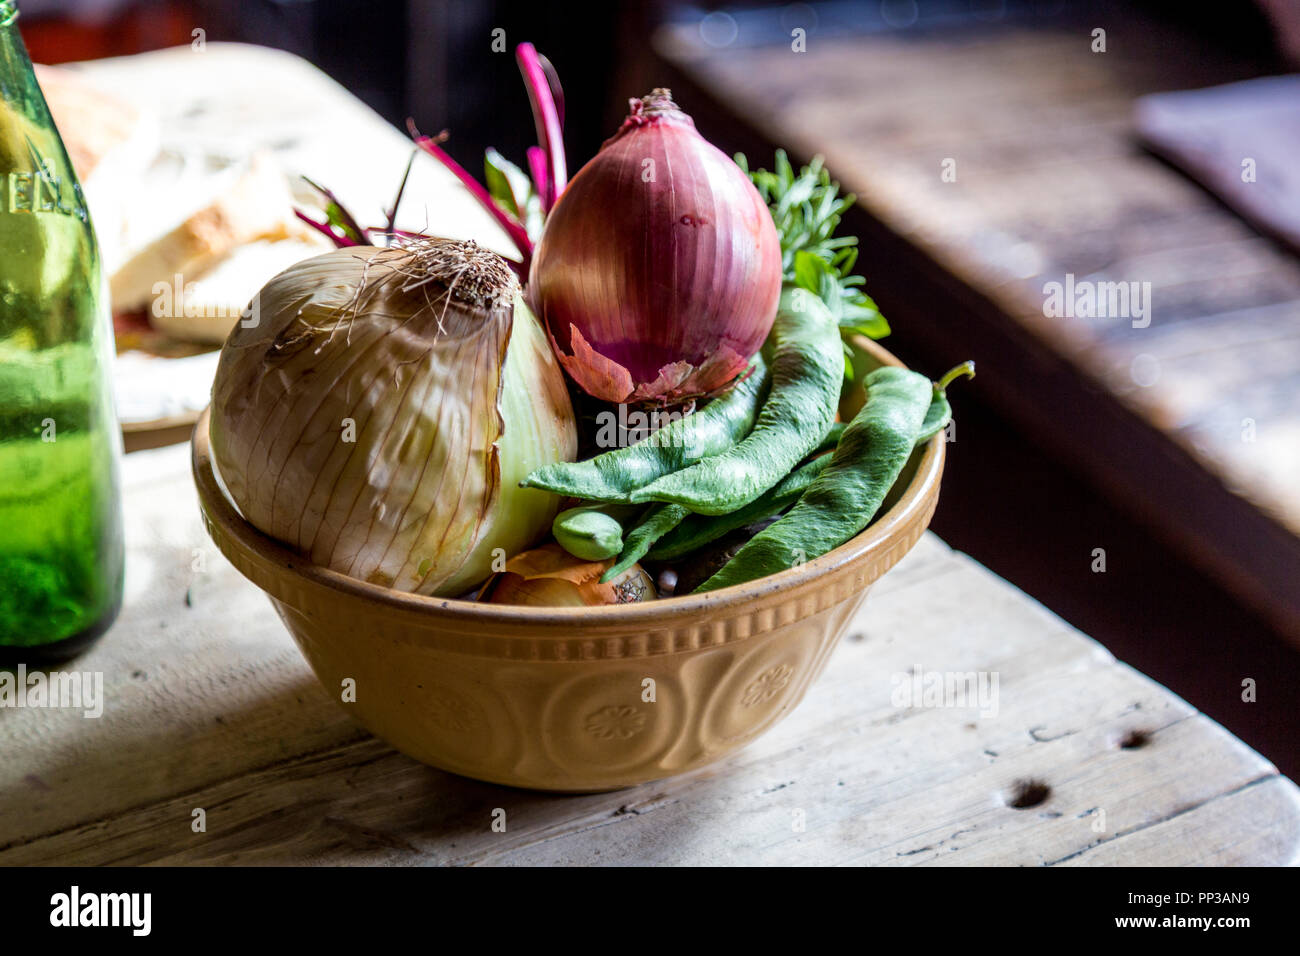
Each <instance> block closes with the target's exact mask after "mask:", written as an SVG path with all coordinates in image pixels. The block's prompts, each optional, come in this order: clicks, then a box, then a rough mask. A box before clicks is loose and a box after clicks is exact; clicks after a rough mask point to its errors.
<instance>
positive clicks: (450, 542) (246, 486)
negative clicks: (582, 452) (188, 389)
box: [210, 240, 577, 595]
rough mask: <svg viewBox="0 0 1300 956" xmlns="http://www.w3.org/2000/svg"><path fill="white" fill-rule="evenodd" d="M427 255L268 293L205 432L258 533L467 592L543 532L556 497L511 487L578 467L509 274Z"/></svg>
mask: <svg viewBox="0 0 1300 956" xmlns="http://www.w3.org/2000/svg"><path fill="white" fill-rule="evenodd" d="M424 243H425V246H424V249H425V250H426V254H425V255H424V256H423V257H421V255H420V254H418V253H415V252H412V251H410V250H408V249H401V248H395V249H380V248H375V247H370V246H352V247H349V248H345V249H339V250H336V251H334V252H330V253H327V254H325V255H322V256H318V257H316V258H313V259H309V260H306V261H304V262H301V263H299V264H297V265H296V266H293V267H291V268H290V269H288V270H286V271H285V272H282V273H281V274H280V275H278V276H276V277H275V278H274V279H272V280H271V281H270V282H269V283H268V284H267V285H266V286H265V287H264V288H263V290H262V291H261V292H260V293H259V294H258V297H257V299H256V300H255V302H256V304H257V306H258V308H257V313H256V314H257V315H258V321H257V322H256V324H253V325H251V326H249V327H244V326H243V323H240V324H239V325H236V327H235V329H234V330H232V332H231V335H230V338H229V339H228V340H227V342H226V344H225V346H224V348H223V349H222V353H221V359H220V362H219V364H218V369H217V377H216V382H215V385H214V387H213V402H212V413H211V416H210V421H211V425H210V435H211V440H212V448H213V456H214V461H215V463H216V465H217V469H218V471H219V474H220V476H221V479H222V481H223V482H224V484H225V486H226V488H227V489H228V491H229V493H230V496H231V498H232V500H233V501H234V503H235V504H236V505H237V506H238V507H239V509H240V511H241V512H242V513H243V515H244V517H245V518H246V519H247V520H248V521H249V522H250V523H251V524H253V525H254V526H255V527H257V528H258V529H259V530H261V531H262V532H264V533H265V534H268V535H270V536H271V537H273V538H276V539H278V540H279V541H281V542H284V543H285V544H288V545H289V546H291V547H294V548H296V549H297V550H298V551H299V552H301V553H302V554H303V555H305V556H306V557H308V558H309V559H310V560H311V561H313V562H314V563H316V564H319V565H323V566H326V567H329V568H332V569H334V570H336V571H340V572H342V573H344V574H348V575H350V576H352V577H356V578H359V579H361V580H365V581H368V582H371V583H375V584H380V585H383V586H387V587H392V588H395V589H397V590H402V591H412V592H416V593H420V594H436V595H458V594H462V593H464V592H466V591H468V590H470V589H471V588H473V587H474V586H476V585H477V584H479V583H480V582H481V581H483V580H484V579H485V578H486V577H487V576H488V574H490V573H491V571H492V564H493V558H494V550H495V549H498V548H499V549H501V550H502V552H504V555H505V556H509V555H511V554H514V553H516V552H518V551H520V550H523V549H525V548H528V547H529V546H531V545H532V544H534V543H536V542H537V541H538V540H540V539H541V538H542V537H544V536H545V535H546V533H547V532H548V531H549V529H550V525H551V521H552V520H553V519H554V517H555V514H556V512H557V510H558V504H559V499H558V498H556V496H554V495H549V494H546V493H545V492H535V491H532V490H530V489H522V488H519V487H518V483H519V480H520V479H521V478H523V477H524V476H525V475H526V474H527V473H528V472H529V471H531V470H532V469H534V468H536V467H539V466H540V465H542V464H548V463H551V462H556V461H568V460H572V459H573V457H574V456H575V454H576V453H577V427H576V424H575V421H574V417H573V410H572V407H571V405H570V402H569V396H568V391H567V388H566V386H565V382H564V376H563V373H562V372H561V370H560V368H559V366H558V364H557V363H556V362H555V358H554V355H553V354H552V352H551V349H550V347H549V343H548V340H547V337H546V334H545V332H544V331H543V329H542V328H541V326H540V324H539V323H538V321H537V320H536V318H534V317H533V315H532V313H531V312H530V311H529V309H528V307H527V306H526V305H525V304H524V301H523V298H522V296H521V295H520V294H519V287H518V282H517V280H515V278H514V276H513V274H511V273H510V271H509V268H508V266H507V265H506V263H505V262H504V260H501V259H500V258H499V257H496V256H494V255H492V254H491V253H488V252H487V251H486V250H482V249H478V248H477V247H476V246H474V244H473V243H453V242H452V241H451V240H424ZM441 243H447V244H448V245H445V246H444V245H439V244H441ZM430 249H432V250H434V251H435V253H436V255H434V258H435V259H436V260H437V263H438V264H436V265H435V266H433V267H429V263H428V262H427V261H426V260H427V259H428V257H429V254H430V253H428V250H430ZM462 260H467V261H468V265H466V266H464V267H462V268H459V269H452V268H451V266H454V265H455V263H456V262H459V261H462ZM449 263H450V265H449ZM416 280H422V281H421V284H419V285H413V282H415V281H416ZM449 285H450V286H451V288H452V291H451V292H448V286H449ZM404 287H405V288H404ZM349 423H351V424H350V426H349ZM349 439H352V440H349ZM496 554H497V556H498V557H499V556H500V554H501V552H496Z"/></svg>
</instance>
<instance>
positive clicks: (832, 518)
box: [696, 366, 934, 592]
mask: <svg viewBox="0 0 1300 956" xmlns="http://www.w3.org/2000/svg"><path fill="white" fill-rule="evenodd" d="M865 384H866V387H867V400H866V403H865V404H864V405H863V406H862V409H861V410H860V411H859V412H858V414H857V415H856V416H854V418H853V421H852V422H850V423H849V426H848V427H847V428H846V429H845V430H844V435H843V437H842V438H841V439H840V443H839V446H838V447H837V448H836V449H835V453H834V454H833V455H832V456H831V461H830V463H829V464H828V465H827V466H826V468H825V470H823V471H822V473H821V474H820V475H819V476H817V478H815V479H814V480H813V482H812V483H811V484H810V485H809V486H808V488H807V490H806V491H805V492H804V493H803V496H802V497H801V498H800V499H799V500H798V501H797V502H796V503H795V505H794V507H793V508H791V509H790V510H789V511H788V512H787V513H786V515H785V516H784V517H782V518H781V519H779V520H778V521H776V522H775V523H774V524H772V525H769V526H768V527H767V528H765V529H764V530H763V531H760V532H759V533H758V534H756V535H755V536H754V537H753V538H751V539H750V540H749V542H748V543H746V544H745V546H744V547H743V548H741V549H740V550H739V551H738V552H737V553H736V556H735V557H733V558H732V559H731V560H730V561H729V562H727V564H725V565H724V566H723V567H722V569H721V570H720V571H718V573H717V574H715V575H713V577H711V578H709V579H708V580H707V581H705V582H704V583H703V584H701V585H700V586H699V588H697V589H696V590H697V592H699V591H713V590H716V589H718V588H724V587H729V586H731V585H734V584H741V583H743V582H745V581H751V580H753V579H755V578H760V577H763V576H765V575H768V574H774V573H776V572H778V571H783V570H785V569H786V568H789V567H792V566H793V565H795V564H802V563H803V562H805V561H809V560H811V559H813V558H815V557H818V556H819V555H822V554H825V553H826V552H827V551H830V550H832V549H834V548H837V547H839V546H840V545H841V544H843V543H844V542H845V541H848V540H849V538H851V537H853V536H854V535H855V534H857V533H858V532H859V531H861V530H862V529H863V528H865V527H866V526H867V525H868V524H869V523H870V522H871V519H872V518H873V517H875V514H876V512H877V511H878V510H879V508H880V505H881V503H882V502H883V501H884V500H885V496H886V495H887V494H888V493H889V489H890V488H891V487H893V484H894V482H895V481H896V480H897V479H898V476H899V474H900V473H901V472H902V470H903V466H904V465H906V464H907V460H908V458H909V457H910V456H911V454H912V450H913V448H915V446H916V438H917V436H918V435H919V434H920V432H921V425H922V423H923V422H924V421H925V417H926V412H927V411H928V410H929V408H930V403H931V398H932V397H933V395H934V386H933V385H932V384H931V382H930V380H929V379H927V378H926V377H925V376H923V375H919V374H917V373H916V372H911V371H908V370H907V369H901V368H897V367H894V366H886V367H884V368H879V369H876V370H875V371H874V372H872V373H871V374H870V375H868V376H867V378H866V380H865Z"/></svg>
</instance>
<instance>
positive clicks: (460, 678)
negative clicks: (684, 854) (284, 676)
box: [193, 340, 944, 792]
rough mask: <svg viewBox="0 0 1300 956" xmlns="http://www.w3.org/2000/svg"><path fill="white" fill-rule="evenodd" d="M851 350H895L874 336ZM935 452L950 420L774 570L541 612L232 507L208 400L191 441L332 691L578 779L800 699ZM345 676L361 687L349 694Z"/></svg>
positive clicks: (529, 769) (471, 770)
mask: <svg viewBox="0 0 1300 956" xmlns="http://www.w3.org/2000/svg"><path fill="white" fill-rule="evenodd" d="M856 348H857V350H858V351H859V353H860V357H862V358H866V359H867V360H868V361H872V362H876V363H888V364H894V365H897V364H899V363H898V362H897V361H896V360H895V359H894V358H893V357H892V356H891V355H889V353H888V352H886V351H885V350H884V349H882V348H880V347H879V346H877V345H875V344H874V343H868V342H866V341H865V340H863V341H860V342H859V343H857V345H856ZM858 400H859V401H860V396H859V398H858ZM850 402H852V399H850ZM845 411H851V409H845ZM943 459H944V442H943V436H942V434H941V435H939V436H936V437H935V438H933V439H931V440H930V441H929V442H928V443H927V444H926V445H925V446H923V447H921V448H918V449H917V451H916V453H915V454H914V455H913V456H912V459H911V461H910V462H909V463H908V467H907V468H906V470H905V471H904V472H903V475H902V476H901V477H900V478H899V481H898V482H897V484H896V486H895V488H894V490H893V492H892V493H891V496H890V498H889V499H888V500H887V501H886V503H885V506H884V508H883V509H882V513H881V514H880V515H879V517H878V518H877V520H876V521H875V522H874V523H873V524H872V525H871V526H870V527H869V528H867V529H866V530H865V531H864V532H862V533H861V534H859V535H858V536H857V537H855V538H853V539H852V540H850V541H849V542H847V543H846V544H844V545H843V546H841V547H839V548H836V549H835V550H833V551H831V552H829V553H828V554H825V555H823V556H822V557H819V558H816V559H814V560H811V561H809V562H807V563H806V564H803V565H800V566H798V567H794V568H791V569H789V570H786V571H782V572H780V573H779V574H774V575H771V576H769V577H766V578H762V579H760V580H757V581H752V582H749V583H747V584H743V585H738V586H736V587H731V588H725V589H722V590H718V591H714V592H710V593H707V594H702V595H698V596H696V595H687V596H683V597H675V598H670V599H664V600H658V601H649V602H645V603H639V604H630V605H619V606H611V607H592V608H537V607H514V606H509V605H494V604H477V603H474V602H472V601H463V600H455V599H452V598H436V597H423V596H419V595H414V594H406V593H402V592H398V591H393V590H389V589H387V588H383V587H380V586H377V585H373V584H367V583H365V582H364V581H359V580H354V579H352V578H349V577H347V576H345V575H342V574H339V573H337V572H335V571H331V570H329V569H327V568H323V567H320V566H317V565H313V564H310V563H308V562H306V561H305V560H304V559H303V558H302V557H301V556H300V555H298V554H297V553H295V552H294V551H292V550H290V549H289V548H286V547H284V546H283V545H281V544H279V543H277V542H276V541H274V540H272V539H271V538H268V537H267V536H265V535H263V534H262V533H261V532H259V531H258V530H257V529H256V528H254V527H253V526H252V525H250V524H249V523H248V522H246V521H245V520H244V519H243V518H242V517H241V516H240V515H239V513H238V511H237V510H236V509H235V508H234V506H233V505H232V504H231V502H230V499H229V498H228V497H227V496H226V494H225V493H224V491H223V490H222V488H221V486H220V485H219V484H218V482H217V480H216V476H215V474H214V472H213V467H212V459H211V453H210V449H209V444H208V418H207V415H206V413H205V414H204V416H203V417H202V418H201V419H200V421H199V423H198V426H197V428H196V430H195V434H194V443H193V467H194V478H195V481H196V483H197V485H198V491H199V501H200V505H201V508H202V511H203V519H204V523H205V525H206V526H207V529H208V532H209V534H211V536H212V539H213V541H214V542H215V543H216V545H217V547H218V548H219V549H220V550H221V552H222V553H223V554H224V555H225V556H226V557H227V558H228V559H229V560H230V562H231V563H232V564H233V565H234V566H235V567H236V568H237V569H238V570H239V571H240V573H242V574H243V575H244V576H245V577H247V578H248V579H249V580H250V581H252V582H253V583H254V584H256V585H257V586H258V587H260V588H261V589H262V590H263V591H265V592H266V593H267V595H268V596H269V597H270V599H271V603H272V605H273V606H274V607H275V610H276V611H277V613H279V615H280V618H281V619H282V620H283V621H284V623H285V626H286V627H287V628H288V629H289V633H290V634H291V635H292V636H293V639H294V641H296V642H297V644H298V647H299V648H300V649H301V650H302V653H303V655H304V656H305V657H306V658H307V661H308V663H309V664H310V665H311V667H312V669H313V670H314V671H315V672H316V676H317V677H318V678H319V679H320V681H321V683H322V684H323V685H324V686H325V688H326V690H327V691H328V692H329V694H330V696H331V697H333V698H334V699H335V700H339V701H340V703H341V705H342V706H343V707H345V708H346V710H347V711H348V712H349V713H351V714H352V715H353V716H354V717H355V718H356V719H357V720H358V721H360V722H361V723H362V724H363V725H364V726H365V727H366V728H367V729H368V730H370V731H371V732H372V733H374V734H375V735H376V736H378V737H380V738H382V739H384V740H386V741H387V742H388V743H390V744H392V745H393V746H394V747H396V748H397V749H399V750H401V751H403V752H404V753H406V754H409V755H410V756H412V757H414V758H415V759H417V760H421V761H423V762H425V763H428V764H432V765H433V766H435V767H440V768H442V769H444V770H449V771H451V772H453V773H457V774H462V775H464V776H467V777H474V778H477V779H480V780H486V781H491V782H494V783H501V784H509V785H511V786H516V787H527V788H532V789H539V790H557V791H571V792H583V791H587V792H590V791H599V790H612V789H617V788H620V787H626V786H631V785H633V784H637V783H641V782H644V781H647V780H653V779H656V778H660V777H666V776H670V775H672V774H677V773H681V772H683V771H687V770H691V769H693V768H695V767H699V766H702V765H704V764H707V763H710V762H711V761H715V760H717V759H719V758H720V757H723V756H724V755H726V754H728V753H730V752H731V751H733V750H735V749H737V748H738V747H742V746H744V745H745V744H746V743H748V742H749V741H751V740H753V739H754V738H755V737H757V736H758V735H759V734H761V733H763V732H764V731H765V730H767V729H768V728H769V727H771V726H772V725H773V724H774V723H776V721H778V720H780V719H781V718H782V717H784V716H785V715H786V714H788V713H790V711H791V710H793V709H794V708H795V706H796V705H797V704H798V703H799V701H800V700H801V699H802V698H803V696H804V694H805V693H806V692H807V690H808V688H809V686H810V685H811V684H812V683H813V681H814V680H815V679H816V678H817V676H818V674H819V673H820V672H821V671H822V669H823V668H824V667H825V665H826V660H827V658H828V657H829V656H830V654H831V651H832V650H833V649H834V647H835V645H836V642H837V641H839V639H840V637H841V636H842V635H843V633H844V631H845V629H846V627H847V625H848V622H849V619H850V618H852V617H853V614H854V612H855V611H856V610H857V609H858V607H859V606H860V605H861V603H862V601H863V599H864V598H865V597H866V594H867V589H868V588H869V587H870V586H871V585H872V584H873V583H874V582H875V581H876V580H877V579H879V578H880V577H881V575H883V574H884V573H885V572H886V571H888V570H889V569H890V568H891V567H893V565H894V564H896V563H897V562H898V561H899V559H900V558H902V557H903V555H904V554H906V553H907V552H908V550H910V549H911V548H912V546H913V545H915V544H916V542H917V541H918V540H919V539H920V537H921V535H922V533H923V532H924V531H925V529H926V526H927V525H928V524H929V521H930V518H931V516H932V515H933V513H934V508H935V505H936V504H937V502H938V498H939V479H940V476H941V474H942V471H943ZM346 678H351V679H353V680H354V681H355V682H356V683H355V687H356V700H355V702H349V703H343V702H342V699H341V698H342V692H341V688H342V687H343V681H344V680H345V679H346Z"/></svg>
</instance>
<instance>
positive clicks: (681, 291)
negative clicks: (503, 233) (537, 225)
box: [529, 90, 781, 404]
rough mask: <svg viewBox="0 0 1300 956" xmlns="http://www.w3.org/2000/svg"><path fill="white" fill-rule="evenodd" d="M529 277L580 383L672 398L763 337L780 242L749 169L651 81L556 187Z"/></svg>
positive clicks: (712, 382)
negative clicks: (564, 184) (646, 92)
mask: <svg viewBox="0 0 1300 956" xmlns="http://www.w3.org/2000/svg"><path fill="white" fill-rule="evenodd" d="M665 104H666V105H665ZM529 286H530V296H531V297H532V300H533V305H534V308H535V311H536V312H537V314H538V315H539V316H541V317H542V318H543V320H544V321H545V323H546V326H547V328H548V329H549V330H550V333H551V336H552V340H553V342H554V344H555V347H556V353H557V355H558V356H559V357H560V361H561V363H562V364H563V365H564V367H565V369H566V370H567V371H568V372H569V374H570V376H571V377H572V378H573V379H574V380H575V381H576V382H577V383H578V384H579V385H580V386H581V387H582V388H583V389H584V390H585V391H587V392H588V393H590V394H591V395H594V396H595V397H597V398H600V399H603V400H605V401H609V402H653V403H659V404H676V403H679V402H683V401H685V400H687V399H689V398H692V397H695V396H699V395H706V394H709V393H712V392H715V391H717V390H719V389H721V388H723V387H725V386H726V385H728V384H729V383H730V382H731V381H732V380H734V379H735V377H736V376H737V375H738V374H739V373H741V372H743V371H744V369H745V368H746V365H747V363H748V360H749V357H750V356H751V355H753V354H754V353H755V352H756V351H758V349H759V347H760V346H761V345H762V344H763V340H764V339H766V338H767V334H768V332H769V331H770V330H771V327H772V322H773V319H774V318H775V315H776V306H777V299H778V297H779V295H780V291H781V248H780V242H779V240H778V238H777V234H776V227H775V225H774V224H773V223H772V218H771V215H770V214H769V212H768V210H767V206H766V205H765V204H764V203H763V200H762V198H761V197H760V196H759V195H758V191H757V190H756V189H755V188H754V186H753V185H752V184H751V183H750V181H749V178H748V177H747V176H746V175H745V173H744V172H743V171H742V170H741V169H740V168H739V167H738V166H737V165H736V164H735V163H734V162H732V160H731V159H730V158H728V157H727V156H726V155H725V154H723V153H722V151H721V150H719V149H717V148H716V147H714V146H713V145H712V144H710V143H708V142H707V141H706V140H705V139H704V138H703V137H702V136H700V135H699V133H697V132H696V130H695V124H694V123H693V122H692V121H691V119H690V117H689V116H687V115H686V114H685V113H683V112H681V111H680V110H678V109H677V108H676V107H675V106H674V105H673V104H672V101H671V99H670V98H669V97H668V94H667V91H659V90H656V91H655V92H654V93H652V94H651V95H650V96H648V97H646V98H644V99H643V100H632V115H630V116H629V117H628V119H627V120H626V121H625V122H624V124H623V126H622V127H621V128H620V129H619V131H618V133H616V134H615V135H614V136H613V137H612V138H611V139H609V140H608V141H607V142H606V143H605V145H604V146H603V147H602V148H601V151H600V152H599V153H598V154H597V155H596V156H595V158H593V159H592V160H591V161H590V162H589V163H587V165H586V166H584V167H583V168H582V169H581V170H580V171H579V172H578V174H577V175H576V176H575V177H574V178H573V180H572V181H571V182H570V183H569V185H568V188H567V189H566V190H565V191H564V193H563V194H562V195H561V197H560V199H559V201H558V202H557V203H556V205H555V207H554V209H552V211H551V213H550V215H549V217H548V218H547V221H546V227H545V229H544V230H543V232H542V236H541V239H540V241H539V243H538V246H537V248H536V250H535V252H534V257H533V261H532V267H531V271H530V280H529Z"/></svg>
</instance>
